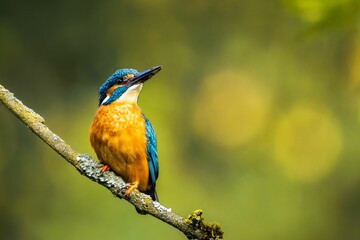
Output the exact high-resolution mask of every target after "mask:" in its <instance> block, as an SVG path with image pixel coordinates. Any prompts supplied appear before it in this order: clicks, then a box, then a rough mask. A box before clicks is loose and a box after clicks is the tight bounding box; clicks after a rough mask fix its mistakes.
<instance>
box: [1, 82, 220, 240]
mask: <svg viewBox="0 0 360 240" xmlns="http://www.w3.org/2000/svg"><path fill="white" fill-rule="evenodd" d="M0 101H1V102H2V103H3V104H4V105H5V106H6V107H7V108H8V109H9V110H10V111H11V112H12V113H14V114H15V115H16V116H17V118H19V119H20V120H21V121H22V122H23V123H24V124H25V125H26V126H27V127H29V128H30V129H31V131H33V132H34V133H35V134H36V135H37V136H38V137H40V138H41V139H42V140H43V141H44V142H45V143H46V144H48V145H49V146H50V147H51V148H52V149H54V150H55V151H56V152H57V153H58V154H60V155H61V156H62V157H63V158H64V159H66V160H67V161H68V162H69V163H70V164H71V165H73V166H74V167H75V168H76V169H77V170H78V171H79V172H80V173H81V174H83V175H84V176H86V177H88V178H89V179H91V180H93V181H95V182H97V183H99V184H101V185H102V186H104V187H106V188H107V189H109V190H110V191H111V192H112V193H113V194H114V195H115V196H116V197H118V198H124V199H125V200H126V201H128V202H129V203H131V204H132V205H134V206H135V207H136V208H137V209H139V210H141V211H142V212H144V213H147V214H150V215H152V216H154V217H156V218H157V219H160V220H162V221H163V222H166V223H167V224H169V225H171V226H173V227H175V228H177V229H179V230H180V231H181V232H183V233H184V234H185V235H186V236H187V238H188V239H222V238H223V232H222V230H221V228H220V226H219V225H218V224H208V223H205V221H204V220H203V218H202V210H195V211H194V212H193V213H192V214H191V215H189V216H188V217H187V218H184V217H181V216H179V215H177V214H176V213H174V212H173V211H172V210H171V208H166V207H164V206H163V205H161V204H160V203H158V202H155V201H153V200H152V199H151V198H150V197H149V196H148V195H146V194H143V193H140V192H139V191H137V190H136V191H133V192H132V193H131V194H130V196H125V194H124V193H125V190H126V188H127V184H126V183H125V182H124V181H123V180H122V179H121V178H120V177H118V176H117V175H115V174H114V173H113V172H111V171H109V172H104V173H101V172H100V167H101V166H102V164H101V163H99V162H98V161H95V160H94V159H92V158H91V157H90V155H88V154H79V153H77V152H76V151H75V150H74V149H72V148H71V147H70V146H69V145H68V144H66V143H65V142H64V141H63V140H62V139H61V138H60V137H59V136H57V135H56V134H55V133H53V132H52V131H51V130H50V129H49V128H48V127H47V126H46V125H45V120H44V118H43V117H41V116H40V115H39V114H37V113H36V112H34V111H33V110H32V109H30V108H28V107H26V106H25V105H24V104H23V103H22V102H21V101H20V100H18V99H17V98H15V97H14V95H13V94H12V93H11V92H9V91H8V90H7V89H5V88H4V87H3V86H2V85H0Z"/></svg>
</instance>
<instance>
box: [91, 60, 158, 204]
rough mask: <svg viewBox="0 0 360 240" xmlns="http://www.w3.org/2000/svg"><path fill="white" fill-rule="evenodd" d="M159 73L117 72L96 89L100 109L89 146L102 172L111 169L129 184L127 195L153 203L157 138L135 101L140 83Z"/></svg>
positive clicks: (156, 71) (156, 170)
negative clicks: (141, 196) (135, 193)
mask: <svg viewBox="0 0 360 240" xmlns="http://www.w3.org/2000/svg"><path fill="white" fill-rule="evenodd" d="M160 70H161V66H157V67H153V68H150V69H148V70H145V71H143V72H140V73H139V72H138V71H137V70H135V69H119V70H117V71H116V72H115V73H114V74H112V75H111V76H110V77H109V78H108V79H107V80H106V81H105V83H104V84H103V85H102V86H101V87H100V89H99V109H98V110H97V113H96V116H95V118H94V121H93V123H92V125H91V127H90V142H91V146H92V147H93V149H94V150H95V152H96V155H97V157H98V159H99V160H100V162H102V163H103V164H104V167H103V168H102V169H101V171H106V170H109V169H112V170H113V171H114V172H115V173H116V174H117V175H119V176H120V177H121V178H122V179H123V180H124V181H125V182H127V183H129V184H130V185H129V187H128V189H127V191H126V193H125V194H126V195H129V194H130V193H131V192H132V191H133V190H134V189H138V190H139V191H141V192H143V193H146V194H149V195H150V196H151V198H152V199H153V200H154V201H159V199H158V196H157V193H156V189H155V187H156V180H157V178H158V175H159V164H158V154H157V146H156V145H157V143H156V136H155V132H154V128H153V126H152V125H151V123H150V121H149V120H148V119H147V118H146V117H145V115H144V114H143V113H142V111H141V109H140V108H139V107H138V105H137V100H138V97H139V93H140V91H141V89H142V86H143V83H144V82H145V81H147V80H148V79H150V78H151V77H152V76H154V75H155V74H156V73H158V72H159V71H160Z"/></svg>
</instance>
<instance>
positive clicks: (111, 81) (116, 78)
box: [99, 68, 139, 106]
mask: <svg viewBox="0 0 360 240" xmlns="http://www.w3.org/2000/svg"><path fill="white" fill-rule="evenodd" d="M138 73H139V72H138V71H137V70H136V69H131V68H125V69H118V70H116V72H114V73H113V74H112V75H111V76H110V77H109V78H108V79H107V80H106V81H105V82H104V84H103V85H101V87H100V89H99V106H100V105H101V103H102V102H103V101H104V99H105V98H106V93H107V91H108V90H109V89H110V88H111V87H112V86H114V85H115V84H122V83H123V81H124V80H123V78H124V77H125V76H126V75H128V74H134V75H136V74H138Z"/></svg>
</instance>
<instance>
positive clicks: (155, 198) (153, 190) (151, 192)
mask: <svg viewBox="0 0 360 240" xmlns="http://www.w3.org/2000/svg"><path fill="white" fill-rule="evenodd" d="M149 195H150V197H151V199H152V200H154V201H157V202H159V198H158V195H157V192H156V189H155V188H154V189H152V190H150V191H149Z"/></svg>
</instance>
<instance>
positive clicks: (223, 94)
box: [193, 71, 271, 147]
mask: <svg viewBox="0 0 360 240" xmlns="http://www.w3.org/2000/svg"><path fill="white" fill-rule="evenodd" d="M255 80H256V79H255V78H254V77H252V76H249V75H246V74H243V73H241V72H238V71H225V72H221V73H218V74H216V75H211V76H209V77H206V78H205V79H204V81H203V85H202V86H201V88H200V92H199V93H198V94H197V99H196V101H195V102H196V103H195V106H194V115H193V126H194V128H195V131H196V132H197V133H198V134H199V135H200V136H201V137H202V138H203V139H204V140H206V141H211V142H213V143H215V144H217V145H221V146H223V147H236V146H239V145H242V144H244V143H247V142H249V141H250V140H252V139H253V138H254V137H255V136H257V135H258V134H259V133H260V132H261V130H262V129H263V128H264V126H265V124H266V122H267V119H268V115H269V114H268V113H269V109H270V105H271V104H270V102H271V101H270V97H269V94H268V92H267V91H265V89H264V88H263V87H262V86H261V85H260V84H259V83H257V82H255Z"/></svg>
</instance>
